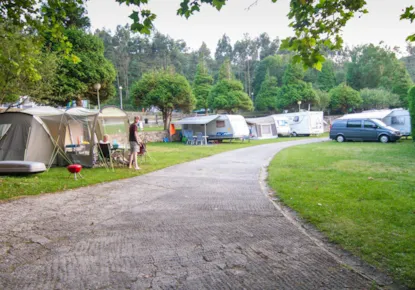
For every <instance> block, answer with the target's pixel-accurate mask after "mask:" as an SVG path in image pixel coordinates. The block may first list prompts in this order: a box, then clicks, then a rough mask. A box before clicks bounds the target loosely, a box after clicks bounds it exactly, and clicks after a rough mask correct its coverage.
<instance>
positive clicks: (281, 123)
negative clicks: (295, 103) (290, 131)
mask: <svg viewBox="0 0 415 290" xmlns="http://www.w3.org/2000/svg"><path fill="white" fill-rule="evenodd" d="M278 125H280V126H287V125H288V123H287V121H285V120H278Z"/></svg>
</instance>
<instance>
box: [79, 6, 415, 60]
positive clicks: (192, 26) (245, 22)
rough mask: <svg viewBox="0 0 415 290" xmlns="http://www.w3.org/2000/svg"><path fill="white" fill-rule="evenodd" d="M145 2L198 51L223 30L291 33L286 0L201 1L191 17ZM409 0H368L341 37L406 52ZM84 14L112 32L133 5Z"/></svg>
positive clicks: (236, 34) (212, 44)
mask: <svg viewBox="0 0 415 290" xmlns="http://www.w3.org/2000/svg"><path fill="white" fill-rule="evenodd" d="M149 2H150V4H149V5H148V6H147V8H149V9H150V10H152V12H153V13H155V14H156V15H157V19H156V20H155V22H154V24H155V28H156V29H157V30H158V31H160V32H161V33H163V34H168V35H169V36H171V37H172V38H174V39H176V40H178V39H183V40H184V41H185V42H186V43H187V45H188V47H190V48H191V49H195V50H197V49H198V48H199V47H200V46H201V44H202V42H203V41H204V42H205V43H206V44H207V46H208V47H209V48H210V50H211V51H212V53H214V51H215V49H216V45H217V42H218V40H219V39H220V38H221V37H222V35H223V34H224V33H226V34H227V35H228V36H229V37H230V39H231V41H232V43H235V42H236V41H237V40H239V39H242V38H243V35H244V34H245V33H249V34H250V36H251V37H257V36H259V35H260V34H261V33H263V32H266V33H268V34H269V35H270V37H271V38H275V37H277V36H278V37H279V38H280V39H283V38H285V37H288V36H292V35H293V31H292V29H291V28H289V27H288V24H289V19H288V18H287V16H286V15H287V13H288V10H289V0H278V2H277V3H272V2H271V0H258V2H257V4H256V5H254V6H252V7H251V8H250V9H247V8H248V7H249V6H250V5H251V4H252V3H254V2H255V0H231V1H229V2H228V4H226V5H225V6H224V7H223V8H222V10H221V11H220V12H218V11H217V10H216V9H214V8H212V7H210V6H208V5H203V6H202V9H201V12H199V13H197V12H196V14H194V15H193V16H191V17H190V18H189V19H185V18H183V17H180V16H177V15H176V11H177V9H178V8H179V3H180V0H150V1H149ZM413 2H414V1H413V0H367V3H368V6H367V8H368V10H369V14H365V15H362V16H361V17H355V18H354V19H352V20H351V21H349V23H348V24H347V27H346V28H345V29H344V33H343V39H344V41H345V43H346V44H348V45H349V46H355V45H359V44H365V43H374V44H379V43H380V42H381V41H383V42H384V43H385V44H386V45H388V46H390V47H394V46H399V47H401V51H402V52H405V47H406V44H405V38H406V37H407V36H408V35H410V34H412V33H414V32H415V31H414V30H415V23H414V24H413V25H411V24H410V22H409V21H407V20H405V21H400V20H399V15H400V14H401V13H402V9H404V8H405V7H407V6H410V5H412V4H413ZM87 9H88V16H89V17H90V19H91V24H92V30H93V31H94V30H95V29H102V28H104V27H105V28H107V29H109V30H111V31H114V30H115V28H116V27H117V25H125V24H126V23H131V20H130V19H129V18H128V16H129V15H130V14H131V13H132V8H129V7H127V6H125V5H123V6H120V5H119V4H118V3H116V2H115V0H89V1H88V2H87Z"/></svg>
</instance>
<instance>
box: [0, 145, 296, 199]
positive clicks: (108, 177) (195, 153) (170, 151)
mask: <svg viewBox="0 0 415 290" xmlns="http://www.w3.org/2000/svg"><path fill="white" fill-rule="evenodd" d="M299 139H302V138H278V139H269V140H251V141H250V142H247V141H245V142H235V141H234V142H223V143H222V144H216V145H209V146H189V145H184V144H182V143H176V142H174V143H150V144H148V150H149V151H148V152H149V153H150V155H151V157H152V158H153V160H156V161H151V160H150V161H147V162H145V163H143V164H142V165H140V167H141V168H142V169H141V170H139V171H134V170H129V169H128V168H115V172H108V171H107V170H106V169H105V168H93V169H87V168H84V169H83V170H82V175H83V176H84V178H83V179H79V180H77V181H75V180H74V179H73V177H70V178H69V173H68V171H67V170H66V168H51V169H50V170H49V172H45V173H41V174H37V175H29V176H0V200H5V199H10V198H16V197H20V196H27V195H38V194H41V193H52V192H57V191H62V190H67V189H73V188H78V187H82V186H88V185H92V184H97V183H100V182H106V181H113V180H117V179H123V178H129V177H134V176H138V175H142V174H145V173H149V172H151V171H155V170H158V169H162V168H165V167H168V166H172V165H175V164H179V163H183V162H187V161H191V160H195V159H199V158H203V157H207V156H211V155H214V154H217V153H221V152H225V151H229V150H234V149H239V148H244V147H249V146H255V145H261V144H267V143H274V142H284V141H292V140H299Z"/></svg>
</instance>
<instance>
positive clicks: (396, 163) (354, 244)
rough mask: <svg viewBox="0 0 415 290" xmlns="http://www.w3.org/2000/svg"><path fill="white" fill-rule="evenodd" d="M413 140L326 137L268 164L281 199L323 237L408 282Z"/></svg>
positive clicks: (412, 255) (414, 275) (414, 260)
mask: <svg viewBox="0 0 415 290" xmlns="http://www.w3.org/2000/svg"><path fill="white" fill-rule="evenodd" d="M414 176H415V144H414V143H413V142H412V141H409V140H408V141H401V142H397V143H388V144H381V143H357V142H355V143H350V142H347V143H336V142H326V143H320V144H310V145H304V146H297V147H292V148H289V149H286V150H284V151H282V152H281V153H280V154H278V155H277V156H276V157H275V159H274V160H273V161H272V162H271V165H270V167H269V177H268V179H269V180H268V182H269V184H270V186H271V187H272V188H273V189H274V190H275V191H276V192H277V195H278V196H279V197H280V198H281V200H282V201H283V202H284V203H285V204H286V205H288V206H289V207H291V208H293V209H294V210H296V211H297V212H298V213H299V214H300V215H301V216H302V217H303V218H304V219H306V220H307V221H309V222H311V223H312V224H314V225H315V226H316V227H317V228H318V229H320V230H321V231H323V232H324V233H325V234H326V235H327V236H328V237H329V239H330V240H331V241H333V242H335V243H338V244H340V245H341V246H342V247H344V248H345V249H347V250H348V251H350V252H352V253H353V254H355V255H357V256H359V257H361V258H363V259H364V260H366V261H367V262H369V263H370V264H372V265H375V266H376V267H378V268H380V269H382V270H386V271H388V272H389V273H391V274H392V276H393V277H395V279H397V280H399V281H401V282H403V283H404V284H406V285H407V286H409V287H411V288H415V271H414V269H415V177H414Z"/></svg>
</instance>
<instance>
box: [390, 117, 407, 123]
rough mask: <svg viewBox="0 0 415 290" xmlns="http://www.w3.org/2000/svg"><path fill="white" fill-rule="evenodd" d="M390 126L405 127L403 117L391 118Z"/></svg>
mask: <svg viewBox="0 0 415 290" xmlns="http://www.w3.org/2000/svg"><path fill="white" fill-rule="evenodd" d="M392 125H405V118H404V117H392Z"/></svg>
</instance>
